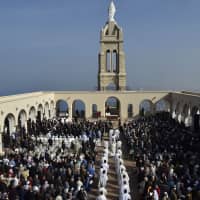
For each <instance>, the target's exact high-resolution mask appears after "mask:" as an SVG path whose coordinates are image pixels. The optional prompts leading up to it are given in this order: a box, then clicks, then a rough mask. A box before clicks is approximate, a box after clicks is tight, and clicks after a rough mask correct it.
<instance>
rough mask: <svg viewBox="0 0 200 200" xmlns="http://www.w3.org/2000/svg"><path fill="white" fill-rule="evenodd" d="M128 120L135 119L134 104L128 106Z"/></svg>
mask: <svg viewBox="0 0 200 200" xmlns="http://www.w3.org/2000/svg"><path fill="white" fill-rule="evenodd" d="M127 109H128V110H127V111H128V118H132V117H133V104H128V108H127Z"/></svg>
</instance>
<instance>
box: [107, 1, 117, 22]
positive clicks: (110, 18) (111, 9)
mask: <svg viewBox="0 0 200 200" xmlns="http://www.w3.org/2000/svg"><path fill="white" fill-rule="evenodd" d="M115 13H116V8H115V4H114V2H113V1H111V3H110V6H109V9H108V21H109V22H113V21H115V18H114V17H115Z"/></svg>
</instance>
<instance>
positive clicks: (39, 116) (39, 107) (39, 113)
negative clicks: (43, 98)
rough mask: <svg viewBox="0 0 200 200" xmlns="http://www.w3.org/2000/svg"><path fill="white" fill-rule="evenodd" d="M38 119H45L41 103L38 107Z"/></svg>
mask: <svg viewBox="0 0 200 200" xmlns="http://www.w3.org/2000/svg"><path fill="white" fill-rule="evenodd" d="M37 119H38V120H42V119H43V105H42V104H39V105H38V108H37Z"/></svg>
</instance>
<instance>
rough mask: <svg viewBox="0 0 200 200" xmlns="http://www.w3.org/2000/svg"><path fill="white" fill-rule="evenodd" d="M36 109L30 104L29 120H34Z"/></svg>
mask: <svg viewBox="0 0 200 200" xmlns="http://www.w3.org/2000/svg"><path fill="white" fill-rule="evenodd" d="M36 115H37V114H36V109H35V107H34V106H32V107H31V108H30V110H29V119H30V120H31V121H34V122H35V120H36Z"/></svg>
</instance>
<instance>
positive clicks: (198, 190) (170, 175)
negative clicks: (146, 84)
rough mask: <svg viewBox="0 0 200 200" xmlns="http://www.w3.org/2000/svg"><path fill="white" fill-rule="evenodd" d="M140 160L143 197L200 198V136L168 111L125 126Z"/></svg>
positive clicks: (155, 199) (133, 153) (148, 199)
mask: <svg viewBox="0 0 200 200" xmlns="http://www.w3.org/2000/svg"><path fill="white" fill-rule="evenodd" d="M121 131H122V132H123V133H124V136H125V138H126V143H127V146H128V148H129V153H130V156H131V157H132V158H133V159H135V160H136V165H137V173H138V190H139V194H140V199H141V200H143V199H144V200H159V199H161V200H178V199H180V200H182V199H183V200H185V199H187V200H199V199H200V150H199V146H200V145H199V144H200V138H199V135H198V134H195V133H193V132H192V131H191V130H189V129H187V128H185V126H184V125H183V124H179V123H178V122H176V121H175V120H174V119H172V118H171V117H170V115H169V114H168V113H159V114H155V115H153V116H148V117H142V118H139V119H138V120H135V121H132V122H129V123H125V124H124V125H123V126H121Z"/></svg>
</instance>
